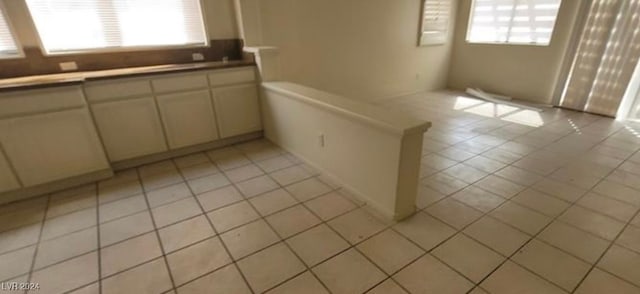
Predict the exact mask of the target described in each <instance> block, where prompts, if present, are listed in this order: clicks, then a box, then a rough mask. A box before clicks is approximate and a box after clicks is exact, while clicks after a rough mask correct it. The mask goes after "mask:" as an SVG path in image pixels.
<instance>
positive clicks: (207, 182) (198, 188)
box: [187, 173, 231, 195]
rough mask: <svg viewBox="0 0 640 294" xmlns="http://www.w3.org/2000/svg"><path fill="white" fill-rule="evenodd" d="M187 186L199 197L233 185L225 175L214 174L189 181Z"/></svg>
mask: <svg viewBox="0 0 640 294" xmlns="http://www.w3.org/2000/svg"><path fill="white" fill-rule="evenodd" d="M187 184H188V185H189V187H190V188H191V191H193V193H195V194H196V195H197V194H202V193H204V192H207V191H211V190H215V189H218V188H222V187H224V186H226V185H229V184H231V182H229V180H228V179H227V177H225V176H224V175H223V174H221V173H217V174H212V175H208V176H204V177H201V178H197V179H193V180H189V181H188V182H187Z"/></svg>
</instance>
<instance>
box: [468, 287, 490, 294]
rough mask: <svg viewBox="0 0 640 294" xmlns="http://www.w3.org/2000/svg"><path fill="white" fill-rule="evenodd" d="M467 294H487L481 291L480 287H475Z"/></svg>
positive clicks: (487, 293)
mask: <svg viewBox="0 0 640 294" xmlns="http://www.w3.org/2000/svg"><path fill="white" fill-rule="evenodd" d="M469 294H489V292H487V291H485V290H483V289H482V288H480V287H475V288H473V290H471V292H469Z"/></svg>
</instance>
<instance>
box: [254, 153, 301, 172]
mask: <svg viewBox="0 0 640 294" xmlns="http://www.w3.org/2000/svg"><path fill="white" fill-rule="evenodd" d="M256 164H257V165H258V166H259V167H260V168H261V169H262V170H264V171H266V172H272V171H276V170H279V169H283V168H285V167H290V166H293V165H295V163H294V162H293V161H291V160H289V158H287V157H286V156H284V155H281V156H276V157H273V158H269V159H265V160H261V161H258V162H256Z"/></svg>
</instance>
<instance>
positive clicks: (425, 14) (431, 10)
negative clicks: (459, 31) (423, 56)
mask: <svg viewBox="0 0 640 294" xmlns="http://www.w3.org/2000/svg"><path fill="white" fill-rule="evenodd" d="M449 13H451V2H450V0H425V1H424V3H423V10H422V32H421V35H420V45H434V44H444V43H445V41H446V39H447V29H448V28H449Z"/></svg>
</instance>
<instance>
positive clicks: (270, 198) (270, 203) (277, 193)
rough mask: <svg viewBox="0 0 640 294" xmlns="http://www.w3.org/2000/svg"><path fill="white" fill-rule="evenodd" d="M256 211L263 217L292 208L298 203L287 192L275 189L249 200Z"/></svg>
mask: <svg viewBox="0 0 640 294" xmlns="http://www.w3.org/2000/svg"><path fill="white" fill-rule="evenodd" d="M249 201H250V202H251V204H252V205H253V206H254V207H255V208H256V210H257V211H258V212H259V213H260V214H261V215H263V216H266V215H270V214H273V213H274V212H276V211H280V210H283V209H285V208H287V207H291V206H294V205H296V204H297V203H298V201H296V199H294V198H293V197H292V196H291V195H290V194H289V192H287V191H286V190H284V189H277V190H273V191H271V192H267V193H264V194H262V195H260V196H256V197H253V198H251V200H249Z"/></svg>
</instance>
